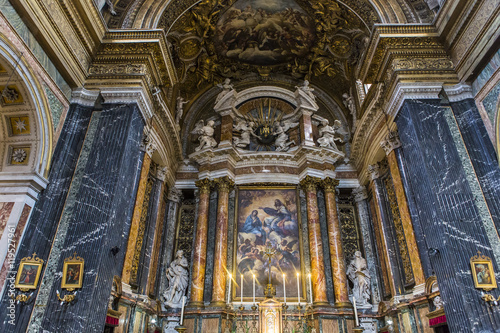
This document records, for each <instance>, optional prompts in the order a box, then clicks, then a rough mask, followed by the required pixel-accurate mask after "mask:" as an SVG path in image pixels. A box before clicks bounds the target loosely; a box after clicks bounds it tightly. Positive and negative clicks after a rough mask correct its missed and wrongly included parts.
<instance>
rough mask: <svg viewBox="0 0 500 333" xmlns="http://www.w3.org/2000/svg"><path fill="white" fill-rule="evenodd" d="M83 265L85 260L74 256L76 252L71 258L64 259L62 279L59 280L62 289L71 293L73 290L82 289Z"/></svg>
mask: <svg viewBox="0 0 500 333" xmlns="http://www.w3.org/2000/svg"><path fill="white" fill-rule="evenodd" d="M84 263H85V260H83V258H82V257H78V256H77V255H76V252H75V253H74V254H73V256H72V257H68V258H66V259H64V265H63V277H62V280H61V288H62V289H67V290H68V291H73V290H75V289H79V288H81V287H82V284H83V273H84V270H83V266H84ZM75 275H76V278H75Z"/></svg>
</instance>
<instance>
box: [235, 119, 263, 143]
mask: <svg viewBox="0 0 500 333" xmlns="http://www.w3.org/2000/svg"><path fill="white" fill-rule="evenodd" d="M233 130H234V131H237V132H240V137H239V138H238V137H233V143H234V145H235V146H236V147H238V148H246V147H248V145H249V144H250V137H251V136H254V137H256V138H259V136H258V135H257V134H255V123H254V122H252V121H250V122H248V123H247V122H246V121H244V120H240V121H238V123H237V124H236V125H233Z"/></svg>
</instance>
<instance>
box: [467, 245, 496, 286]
mask: <svg viewBox="0 0 500 333" xmlns="http://www.w3.org/2000/svg"><path fill="white" fill-rule="evenodd" d="M470 265H471V271H472V277H473V279H474V286H475V287H476V288H478V289H483V290H485V291H489V290H492V289H494V288H496V287H497V281H496V279H495V272H494V271H493V263H492V262H491V258H490V257H487V256H485V255H483V254H481V252H479V251H478V252H477V255H475V256H473V257H472V258H471V259H470Z"/></svg>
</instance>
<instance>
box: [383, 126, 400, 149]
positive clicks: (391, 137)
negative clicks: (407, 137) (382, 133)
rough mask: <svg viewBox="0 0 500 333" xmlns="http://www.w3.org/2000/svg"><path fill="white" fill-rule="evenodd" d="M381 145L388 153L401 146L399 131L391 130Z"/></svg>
mask: <svg viewBox="0 0 500 333" xmlns="http://www.w3.org/2000/svg"><path fill="white" fill-rule="evenodd" d="M380 146H381V147H382V148H383V149H384V150H385V154H386V155H389V154H390V153H391V151H393V150H394V149H397V148H399V147H401V141H400V140H399V135H398V133H397V132H396V131H390V132H389V134H388V135H387V137H386V138H385V140H383V141H382V142H381V143H380Z"/></svg>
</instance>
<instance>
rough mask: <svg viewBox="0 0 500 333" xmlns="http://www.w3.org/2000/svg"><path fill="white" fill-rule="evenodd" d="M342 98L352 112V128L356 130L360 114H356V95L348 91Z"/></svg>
mask: <svg viewBox="0 0 500 333" xmlns="http://www.w3.org/2000/svg"><path fill="white" fill-rule="evenodd" d="M342 98H343V103H344V105H345V107H346V108H347V109H349V112H350V113H351V116H352V130H353V131H354V130H355V129H356V122H357V121H358V116H357V114H356V104H355V103H354V97H352V95H349V94H347V93H343V94H342Z"/></svg>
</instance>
